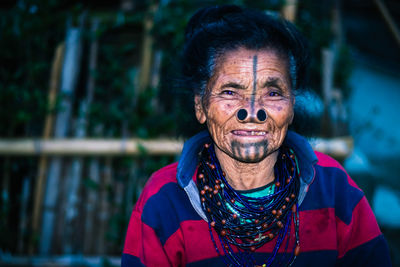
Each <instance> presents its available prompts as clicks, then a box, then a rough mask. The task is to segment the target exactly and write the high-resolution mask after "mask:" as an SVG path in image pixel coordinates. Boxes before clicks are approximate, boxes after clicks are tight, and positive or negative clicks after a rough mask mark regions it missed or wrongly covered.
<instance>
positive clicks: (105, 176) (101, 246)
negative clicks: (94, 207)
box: [96, 157, 112, 255]
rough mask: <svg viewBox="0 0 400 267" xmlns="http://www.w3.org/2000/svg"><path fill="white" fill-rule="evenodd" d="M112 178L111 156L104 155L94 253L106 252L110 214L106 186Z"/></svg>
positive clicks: (102, 253)
mask: <svg viewBox="0 0 400 267" xmlns="http://www.w3.org/2000/svg"><path fill="white" fill-rule="evenodd" d="M111 179H112V158H111V157H106V159H105V164H104V169H103V173H102V181H101V187H100V209H99V228H98V235H97V237H98V241H97V243H96V245H97V247H96V253H97V254H101V255H105V254H106V253H107V247H108V246H107V242H106V233H107V228H108V219H109V215H110V203H109V200H108V188H109V186H110V185H111Z"/></svg>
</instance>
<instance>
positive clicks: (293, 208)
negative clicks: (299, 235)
mask: <svg viewBox="0 0 400 267" xmlns="http://www.w3.org/2000/svg"><path fill="white" fill-rule="evenodd" d="M296 211H297V206H296V204H294V205H293V206H292V212H293V213H296Z"/></svg>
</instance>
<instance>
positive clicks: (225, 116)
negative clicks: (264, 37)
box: [195, 48, 294, 189]
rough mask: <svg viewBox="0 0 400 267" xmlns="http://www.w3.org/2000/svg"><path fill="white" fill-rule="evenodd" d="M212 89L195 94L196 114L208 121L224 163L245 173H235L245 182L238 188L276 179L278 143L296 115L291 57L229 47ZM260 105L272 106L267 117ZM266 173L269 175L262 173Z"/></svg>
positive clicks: (232, 172)
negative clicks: (240, 114)
mask: <svg viewBox="0 0 400 267" xmlns="http://www.w3.org/2000/svg"><path fill="white" fill-rule="evenodd" d="M207 90H208V91H207V92H206V94H205V96H203V97H201V96H195V111H196V117H197V119H198V121H199V122H200V123H207V127H208V130H209V132H210V134H211V136H212V138H213V140H214V142H215V146H216V147H215V148H216V155H217V157H218V159H219V161H220V163H221V166H222V168H223V169H224V170H225V172H226V173H227V174H229V176H230V177H231V178H232V177H234V176H236V174H235V173H239V176H241V178H236V179H235V178H232V179H233V180H236V181H233V183H234V184H235V183H236V184H240V183H242V186H237V187H238V188H245V189H246V188H247V189H248V188H249V187H250V188H251V187H256V186H259V185H260V186H261V185H263V184H266V182H269V181H271V180H273V179H274V178H273V166H274V164H275V162H276V157H277V153H278V149H279V147H280V146H281V145H282V142H283V140H284V138H285V136H286V133H287V129H288V126H289V125H290V124H291V123H292V120H293V116H294V113H293V105H294V97H293V94H292V91H291V81H290V76H289V73H288V64H287V60H285V59H284V58H283V57H281V56H280V55H278V54H277V53H275V52H274V51H273V50H257V51H255V50H248V49H245V48H239V49H236V50H233V51H230V52H226V53H225V54H224V55H222V56H221V57H220V58H219V59H218V61H217V64H216V68H215V73H214V75H213V77H212V78H211V79H210V81H209V83H208V88H207ZM240 109H245V110H246V111H247V117H246V118H245V119H244V120H239V119H238V118H237V112H238V111H239V110H240ZM259 110H264V111H265V112H266V115H267V118H266V119H265V120H260V119H259V118H257V112H258V111H259ZM261 112H262V111H261ZM232 168H234V169H232ZM260 170H262V171H261V172H263V174H261V172H260ZM261 175H264V176H268V177H267V178H265V177H264V178H263V177H260V178H257V177H258V176H261ZM271 175H272V177H271ZM250 176H251V177H250ZM239 180H240V181H239ZM244 180H246V181H248V182H244V183H245V184H247V185H245V184H243V181H244ZM257 180H259V181H257Z"/></svg>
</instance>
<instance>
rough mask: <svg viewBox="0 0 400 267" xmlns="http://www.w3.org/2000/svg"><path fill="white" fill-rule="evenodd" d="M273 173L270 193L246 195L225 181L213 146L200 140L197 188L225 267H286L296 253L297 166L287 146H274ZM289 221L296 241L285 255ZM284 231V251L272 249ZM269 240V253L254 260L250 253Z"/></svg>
mask: <svg viewBox="0 0 400 267" xmlns="http://www.w3.org/2000/svg"><path fill="white" fill-rule="evenodd" d="M274 174H275V186H274V187H275V189H274V192H273V193H272V194H269V195H266V196H262V197H256V198H255V197H250V196H246V194H242V193H240V192H238V191H236V190H235V189H233V188H232V187H231V186H230V185H229V183H228V182H227V180H226V178H225V173H224V172H223V171H222V169H221V166H220V164H219V161H218V159H217V158H216V156H215V151H214V146H213V145H211V144H205V145H204V148H203V150H202V152H201V153H200V166H199V170H198V174H197V187H198V189H199V192H200V199H201V205H202V208H203V210H204V212H205V214H206V216H207V220H208V225H209V231H210V235H211V239H212V242H213V244H214V247H215V249H216V251H217V253H218V254H219V255H220V256H221V257H222V259H223V260H224V262H225V264H226V265H227V266H263V267H266V266H272V265H273V264H279V266H283V265H284V262H286V266H291V265H292V264H293V262H294V260H295V259H296V257H297V256H298V255H299V253H300V241H299V213H298V204H297V196H298V193H299V188H300V180H299V179H300V171H299V168H298V164H297V158H296V156H295V154H294V152H293V150H291V149H290V148H287V147H281V148H280V151H279V155H278V159H277V162H276V164H275V166H274ZM292 221H293V225H294V228H295V229H294V233H295V239H296V240H295V246H294V247H293V249H292V251H291V253H290V254H289V255H287V253H286V252H287V251H288V246H289V239H290V230H291V229H290V228H291V222H292ZM213 228H214V230H215V231H216V233H217V234H218V239H219V242H220V244H221V247H222V250H223V253H222V252H221V251H220V249H219V248H218V246H217V242H216V240H215V238H214V237H213V234H212V229H213ZM286 236H288V238H287V241H286V245H285V248H284V253H282V254H281V256H279V254H278V250H279V248H280V247H281V245H282V243H283V241H284V239H285V237H286ZM274 239H276V244H275V247H274V249H273V251H272V253H271V256H270V257H269V258H268V259H266V260H265V261H264V262H263V263H262V264H261V265H257V263H256V260H255V258H254V255H253V253H252V252H254V251H256V249H258V248H260V247H261V246H263V245H264V244H266V243H267V242H270V241H272V240H274ZM234 247H235V249H236V250H237V252H235V251H234ZM278 258H279V259H278Z"/></svg>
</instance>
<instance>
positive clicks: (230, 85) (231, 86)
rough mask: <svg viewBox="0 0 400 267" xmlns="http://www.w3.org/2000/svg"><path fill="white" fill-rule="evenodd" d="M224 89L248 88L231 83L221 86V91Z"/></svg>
mask: <svg viewBox="0 0 400 267" xmlns="http://www.w3.org/2000/svg"><path fill="white" fill-rule="evenodd" d="M224 88H235V89H246V86H244V85H242V84H238V83H235V82H229V83H226V84H224V85H222V86H221V89H224Z"/></svg>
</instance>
